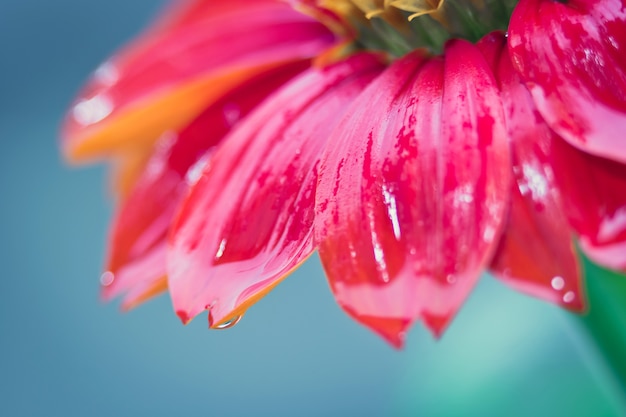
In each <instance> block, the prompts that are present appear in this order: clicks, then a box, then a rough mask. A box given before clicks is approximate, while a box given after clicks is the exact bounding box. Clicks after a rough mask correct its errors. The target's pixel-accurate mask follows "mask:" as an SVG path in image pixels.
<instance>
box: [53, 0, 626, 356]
mask: <svg viewBox="0 0 626 417" xmlns="http://www.w3.org/2000/svg"><path fill="white" fill-rule="evenodd" d="M291 6H292V7H293V8H290V7H289V6H288V5H287V4H286V3H283V2H280V1H270V0H248V1H246V0H237V1H231V2H211V1H207V0H195V1H188V2H182V3H179V4H176V5H175V6H174V7H173V8H172V9H170V10H169V11H168V12H166V13H165V14H164V16H165V17H164V18H163V19H162V20H161V21H159V22H157V23H156V24H155V25H154V26H153V27H152V28H151V29H149V30H148V31H147V32H146V33H145V34H144V35H143V36H142V37H140V39H138V40H136V41H135V42H134V43H133V44H131V46H130V47H127V48H126V49H125V50H124V51H122V52H121V53H120V54H119V55H117V56H116V57H114V58H113V59H112V60H111V61H109V62H108V63H106V64H104V66H102V67H100V69H98V70H97V71H96V73H95V75H94V77H93V78H92V80H91V81H90V83H88V85H87V87H86V88H85V90H84V91H83V93H81V95H80V96H79V98H78V99H77V102H76V104H75V105H74V107H73V108H72V111H71V112H70V114H69V115H68V119H67V123H66V129H65V134H64V141H63V146H64V150H65V153H66V154H67V155H68V156H69V157H70V158H72V159H85V158H87V159H88V158H95V157H106V158H111V159H113V160H114V161H115V162H116V164H117V165H116V166H115V170H116V176H117V178H118V186H117V189H118V194H119V196H118V199H119V207H118V211H117V214H116V218H115V220H114V223H113V227H112V232H111V239H110V247H109V255H108V260H107V272H105V273H104V274H103V276H102V279H101V280H102V284H103V295H104V297H105V298H107V299H109V298H112V297H115V296H119V295H123V297H124V301H123V306H125V307H128V308H129V307H132V306H134V305H136V304H138V303H139V302H141V301H143V300H145V299H147V298H149V297H150V296H152V295H154V294H156V293H159V292H161V291H164V290H166V289H168V290H169V292H170V295H171V298H172V302H173V305H174V309H175V311H176V313H177V314H178V316H179V317H180V318H181V320H182V321H183V322H185V323H186V322H188V321H189V320H190V319H191V318H193V317H194V316H196V315H197V314H199V313H201V312H202V311H205V310H208V313H209V326H210V327H212V328H224V327H229V326H231V325H232V324H234V323H236V322H237V321H238V320H239V318H240V317H241V316H242V315H243V313H244V312H245V311H246V310H247V308H248V307H250V306H251V305H252V304H253V303H254V302H256V301H257V300H258V299H260V298H261V297H263V296H264V295H265V294H266V293H267V292H268V291H270V290H271V289H272V288H273V287H274V286H276V285H277V284H278V283H279V282H280V281H282V280H283V279H284V278H285V277H286V276H287V275H288V274H289V273H290V272H291V271H292V270H294V269H295V268H297V267H298V265H300V264H301V263H302V262H304V260H306V259H307V258H308V257H309V256H310V255H311V254H312V253H313V252H314V251H315V250H316V249H317V251H318V252H319V256H320V258H321V261H322V264H323V266H324V269H325V272H326V275H327V277H328V280H329V283H330V286H331V289H332V291H333V293H334V295H335V297H336V299H337V301H338V302H339V304H340V305H341V307H342V308H343V309H344V310H345V311H346V312H347V313H348V314H349V315H350V316H352V317H353V318H354V319H356V320H357V321H359V322H360V323H362V324H364V325H366V326H367V327H369V328H370V329H372V330H374V331H375V332H377V333H378V334H379V335H381V336H382V337H383V338H384V339H385V340H387V341H389V342H390V343H391V344H393V345H394V346H398V347H399V346H401V345H402V343H403V340H404V335H405V332H406V330H407V329H408V327H409V326H410V325H411V324H412V323H413V322H415V321H416V320H419V319H421V320H423V322H424V324H425V325H426V326H427V327H428V328H429V329H430V330H431V331H433V333H434V334H435V335H440V334H441V333H442V332H443V331H444V329H445V328H446V326H447V325H448V324H449V322H450V320H451V319H452V318H453V317H454V315H455V314H456V312H457V311H458V309H459V308H460V307H461V305H462V304H463V302H464V300H465V299H466V298H467V296H468V295H469V294H470V292H471V291H472V289H473V287H474V285H475V284H476V282H477V280H478V278H479V276H480V274H481V273H482V271H483V270H485V269H488V270H490V271H491V272H492V273H493V274H494V275H495V276H496V277H498V278H500V279H502V280H503V281H504V282H506V283H507V284H509V285H511V286H513V287H514V288H516V289H519V290H520V291H523V292H526V293H529V294H532V295H535V296H538V297H541V298H543V299H546V300H548V301H551V302H554V303H556V304H559V305H561V306H563V307H565V308H568V309H570V310H573V311H584V309H585V297H584V291H583V288H582V287H583V285H582V271H581V266H580V263H579V260H578V255H577V252H576V251H577V249H576V246H577V244H578V246H579V247H580V249H581V250H582V251H583V252H584V253H585V254H586V255H587V256H589V257H590V258H592V259H593V260H595V261H596V262H598V263H600V264H603V265H605V266H607V267H610V268H613V269H616V270H621V271H623V270H626V166H625V165H624V163H626V146H625V145H626V144H625V143H624V142H625V141H624V139H623V138H624V136H623V135H622V134H621V132H622V131H623V130H624V128H626V59H625V58H624V57H625V56H626V54H625V53H624V52H625V51H626V5H625V3H624V1H623V0H596V1H591V0H570V1H565V2H564V1H554V0H520V1H513V0H487V1H475V0H474V1H470V0H447V1H445V2H444V1H443V0H439V1H436V0H407V1H402V0H397V1H387V0H385V1H381V0H372V1H357V0H353V1H347V0H301V1H292V2H291ZM298 12H303V13H298ZM313 18H315V19H317V21H316V20H315V19H313ZM318 21H319V22H321V23H318ZM505 31H506V32H505ZM505 33H506V34H505Z"/></svg>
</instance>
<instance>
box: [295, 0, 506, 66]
mask: <svg viewBox="0 0 626 417" xmlns="http://www.w3.org/2000/svg"><path fill="white" fill-rule="evenodd" d="M517 1H518V0H305V1H303V2H301V3H300V5H301V6H302V4H303V3H304V4H307V5H309V6H311V8H315V9H316V10H317V12H316V13H315V15H316V17H317V18H320V17H321V19H320V20H322V21H324V22H325V23H327V22H328V16H327V15H325V14H324V12H330V13H331V14H333V15H334V16H336V17H337V20H336V21H334V22H333V24H332V25H330V26H331V28H333V29H334V30H335V31H337V28H338V27H340V28H342V29H343V33H350V34H351V36H353V37H354V38H355V43H356V45H357V46H359V47H360V48H361V49H368V50H382V51H386V52H388V53H390V54H391V55H393V56H402V55H404V54H406V53H407V52H409V51H411V50H413V49H417V48H427V49H429V50H431V52H433V53H439V52H441V51H442V50H443V46H444V44H445V42H446V41H447V40H448V39H450V38H462V39H467V40H469V41H472V42H476V41H478V40H479V39H480V38H481V37H483V36H484V35H486V34H487V33H489V32H491V31H494V30H506V29H507V27H508V23H509V19H510V16H511V13H512V11H513V8H514V7H515V5H516V3H517ZM304 9H306V6H305V7H304ZM309 10H311V9H309ZM322 11H324V12H322Z"/></svg>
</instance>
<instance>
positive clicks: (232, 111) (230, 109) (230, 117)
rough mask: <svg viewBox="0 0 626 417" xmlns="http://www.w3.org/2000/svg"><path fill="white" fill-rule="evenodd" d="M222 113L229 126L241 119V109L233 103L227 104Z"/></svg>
mask: <svg viewBox="0 0 626 417" xmlns="http://www.w3.org/2000/svg"><path fill="white" fill-rule="evenodd" d="M222 111H223V113H224V119H226V123H228V125H229V126H232V125H234V124H235V123H237V122H238V121H239V119H240V118H241V109H240V108H239V106H237V105H236V104H234V103H229V104H227V105H225V106H224V109H223V110H222Z"/></svg>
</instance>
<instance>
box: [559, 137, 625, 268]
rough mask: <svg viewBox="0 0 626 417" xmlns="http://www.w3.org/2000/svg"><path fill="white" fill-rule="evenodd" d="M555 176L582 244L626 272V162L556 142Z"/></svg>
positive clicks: (589, 252)
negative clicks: (624, 163) (598, 155)
mask: <svg viewBox="0 0 626 417" xmlns="http://www.w3.org/2000/svg"><path fill="white" fill-rule="evenodd" d="M552 154H553V155H554V159H555V162H554V168H555V177H556V180H557V183H558V184H559V188H560V189H561V190H562V193H563V199H564V204H565V209H566V213H567V215H568V218H569V221H570V223H571V225H572V226H573V227H574V229H575V230H576V231H577V232H578V234H579V237H580V246H581V248H582V249H583V250H584V252H585V253H586V254H587V255H588V256H589V257H590V258H591V259H592V260H594V261H596V262H597V263H599V264H602V265H604V266H606V267H609V268H613V269H620V270H622V271H626V165H623V164H620V163H617V162H614V161H610V160H608V159H604V158H600V157H597V156H592V155H589V154H587V153H585V152H581V151H580V150H578V149H576V148H573V147H572V146H570V145H568V144H567V143H565V142H563V141H560V142H556V141H555V143H554V144H553V149H552Z"/></svg>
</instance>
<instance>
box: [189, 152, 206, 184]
mask: <svg viewBox="0 0 626 417" xmlns="http://www.w3.org/2000/svg"><path fill="white" fill-rule="evenodd" d="M210 160H211V153H210V152H209V153H206V154H204V155H203V156H202V158H200V159H198V160H197V161H196V162H195V163H194V164H193V165H192V166H191V168H189V170H188V171H187V174H186V175H185V181H186V182H187V185H189V186H190V187H191V186H193V185H195V183H197V182H198V180H199V179H200V177H202V172H204V169H205V168H206V166H207V165H208V164H209V163H210Z"/></svg>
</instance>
